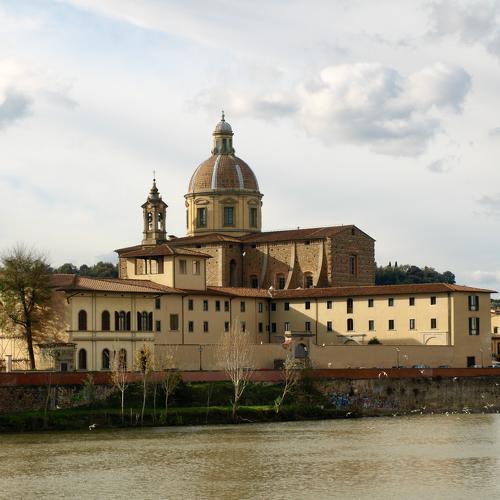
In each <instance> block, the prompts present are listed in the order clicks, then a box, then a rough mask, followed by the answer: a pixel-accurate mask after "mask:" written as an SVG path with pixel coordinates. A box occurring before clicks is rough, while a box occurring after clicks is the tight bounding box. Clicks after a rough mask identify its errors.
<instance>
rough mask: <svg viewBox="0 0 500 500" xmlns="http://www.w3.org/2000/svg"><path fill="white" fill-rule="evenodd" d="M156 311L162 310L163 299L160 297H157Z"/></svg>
mask: <svg viewBox="0 0 500 500" xmlns="http://www.w3.org/2000/svg"><path fill="white" fill-rule="evenodd" d="M155 309H161V299H160V297H155Z"/></svg>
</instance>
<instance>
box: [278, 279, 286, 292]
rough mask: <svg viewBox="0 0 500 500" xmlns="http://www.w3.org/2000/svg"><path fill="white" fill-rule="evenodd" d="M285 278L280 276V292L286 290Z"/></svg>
mask: <svg viewBox="0 0 500 500" xmlns="http://www.w3.org/2000/svg"><path fill="white" fill-rule="evenodd" d="M285 285H286V282H285V277H284V276H278V289H279V290H284V289H285Z"/></svg>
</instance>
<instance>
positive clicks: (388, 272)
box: [375, 262, 455, 285]
mask: <svg viewBox="0 0 500 500" xmlns="http://www.w3.org/2000/svg"><path fill="white" fill-rule="evenodd" d="M414 283H450V284H453V283H455V275H454V274H453V273H452V272H451V271H445V272H444V273H439V272H438V271H436V270H435V269H434V268H433V267H429V266H425V267H423V268H420V267H418V266H414V265H410V264H404V265H402V266H398V264H397V262H396V263H395V264H394V265H391V263H390V262H389V265H387V266H377V269H376V271H375V284H376V285H407V284H414Z"/></svg>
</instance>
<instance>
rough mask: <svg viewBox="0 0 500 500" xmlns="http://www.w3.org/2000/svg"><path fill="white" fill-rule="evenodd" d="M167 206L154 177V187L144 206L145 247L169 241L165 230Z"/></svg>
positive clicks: (143, 242) (143, 240) (143, 241)
mask: <svg viewBox="0 0 500 500" xmlns="http://www.w3.org/2000/svg"><path fill="white" fill-rule="evenodd" d="M167 206H168V205H167V204H166V203H165V202H164V201H163V200H162V199H161V196H160V194H159V192H158V188H157V187H156V179H155V178H154V177H153V187H152V188H151V191H149V195H148V199H147V200H146V203H144V204H143V205H142V212H143V218H144V231H143V232H142V234H143V239H142V244H143V245H158V244H159V243H164V242H165V241H167V231H166V229H165V220H166V215H167Z"/></svg>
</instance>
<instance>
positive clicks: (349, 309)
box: [347, 298, 354, 314]
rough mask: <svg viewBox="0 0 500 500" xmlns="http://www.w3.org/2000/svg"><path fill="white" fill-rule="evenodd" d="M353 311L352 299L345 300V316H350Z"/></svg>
mask: <svg viewBox="0 0 500 500" xmlns="http://www.w3.org/2000/svg"><path fill="white" fill-rule="evenodd" d="M353 310H354V301H353V300H352V299H350V298H349V299H347V314H352V312H353Z"/></svg>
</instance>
